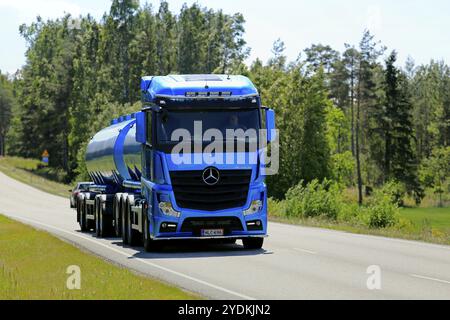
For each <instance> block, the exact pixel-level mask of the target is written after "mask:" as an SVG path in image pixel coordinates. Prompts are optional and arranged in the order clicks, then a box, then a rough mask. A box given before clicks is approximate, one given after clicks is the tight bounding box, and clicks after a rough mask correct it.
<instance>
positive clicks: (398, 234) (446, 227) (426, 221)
mask: <svg viewBox="0 0 450 320" xmlns="http://www.w3.org/2000/svg"><path fill="white" fill-rule="evenodd" d="M269 219H270V220H271V221H274V222H280V223H287V224H294V225H302V226H308V227H316V228H325V229H331V230H337V231H345V232H351V233H357V234H369V235H375V236H383V237H390V238H399V239H405V240H417V241H425V242H430V243H437V244H445V245H450V208H448V207H447V208H402V209H400V224H399V225H398V226H396V227H387V228H381V229H375V228H369V227H367V226H365V225H362V224H357V223H346V222H342V221H333V220H327V219H324V218H297V217H296V218H288V217H285V216H283V215H279V214H275V215H274V214H269Z"/></svg>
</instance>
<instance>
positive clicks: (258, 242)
mask: <svg viewBox="0 0 450 320" xmlns="http://www.w3.org/2000/svg"><path fill="white" fill-rule="evenodd" d="M242 243H243V244H244V248H245V249H249V250H258V249H261V248H262V246H263V244H264V238H244V239H242Z"/></svg>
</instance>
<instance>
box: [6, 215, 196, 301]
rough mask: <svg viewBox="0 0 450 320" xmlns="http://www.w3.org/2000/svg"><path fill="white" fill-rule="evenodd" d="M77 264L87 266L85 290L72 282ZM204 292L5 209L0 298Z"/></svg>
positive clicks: (128, 296) (134, 296)
mask: <svg viewBox="0 0 450 320" xmlns="http://www.w3.org/2000/svg"><path fill="white" fill-rule="evenodd" d="M72 265H75V266H79V267H80V270H81V289H80V290H69V289H68V288H67V286H66V283H67V280H68V277H69V276H70V274H67V273H66V271H67V268H68V267H69V266H72ZM198 298H199V297H198V296H196V295H194V294H191V293H188V292H185V291H183V290H181V289H179V288H176V287H173V286H170V285H167V284H164V283H162V282H160V281H157V280H154V279H151V278H147V277H144V276H140V275H137V274H134V273H132V272H131V271H129V270H127V269H125V268H121V267H118V266H115V265H113V264H110V263H108V262H105V261H104V260H102V259H100V258H97V257H95V256H93V255H90V254H87V253H84V252H83V251H81V250H80V249H78V248H76V247H74V246H72V245H70V244H68V243H66V242H64V241H62V240H59V239H57V238H55V237H53V236H51V235H50V234H48V233H46V232H43V231H38V230H35V229H34V228H32V227H29V226H26V225H24V224H21V223H19V222H16V221H13V220H11V219H8V218H6V217H4V216H2V215H0V300H9V299H45V300H47V299H58V300H59V299H152V300H153V299H164V300H167V299H198Z"/></svg>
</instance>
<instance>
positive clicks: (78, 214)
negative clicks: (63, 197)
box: [75, 201, 81, 224]
mask: <svg viewBox="0 0 450 320" xmlns="http://www.w3.org/2000/svg"><path fill="white" fill-rule="evenodd" d="M75 204H76V209H77V222H78V223H79V224H80V221H81V218H80V217H81V213H80V210H81V208H80V202H79V201H76V203H75Z"/></svg>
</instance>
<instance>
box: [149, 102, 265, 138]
mask: <svg viewBox="0 0 450 320" xmlns="http://www.w3.org/2000/svg"><path fill="white" fill-rule="evenodd" d="M157 119H158V120H157V140H158V143H159V144H167V143H173V142H178V140H176V141H173V140H172V134H173V133H174V131H175V130H177V129H186V130H187V131H189V133H190V135H191V140H192V141H195V140H196V139H194V122H196V121H198V122H200V123H201V130H202V132H201V135H202V137H203V135H204V133H205V132H206V131H207V130H209V129H217V130H219V131H220V132H221V133H222V136H223V139H224V140H225V139H226V137H227V129H232V130H238V129H242V130H244V131H248V130H253V131H255V132H256V134H257V132H258V129H259V128H260V112H259V110H258V109H251V110H220V111H215V110H214V111H211V110H208V111H192V110H189V111H186V110H183V111H169V112H163V113H159V114H158V117H157ZM197 126H198V124H197ZM202 140H203V141H205V139H204V138H203V139H202ZM206 140H207V139H206Z"/></svg>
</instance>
